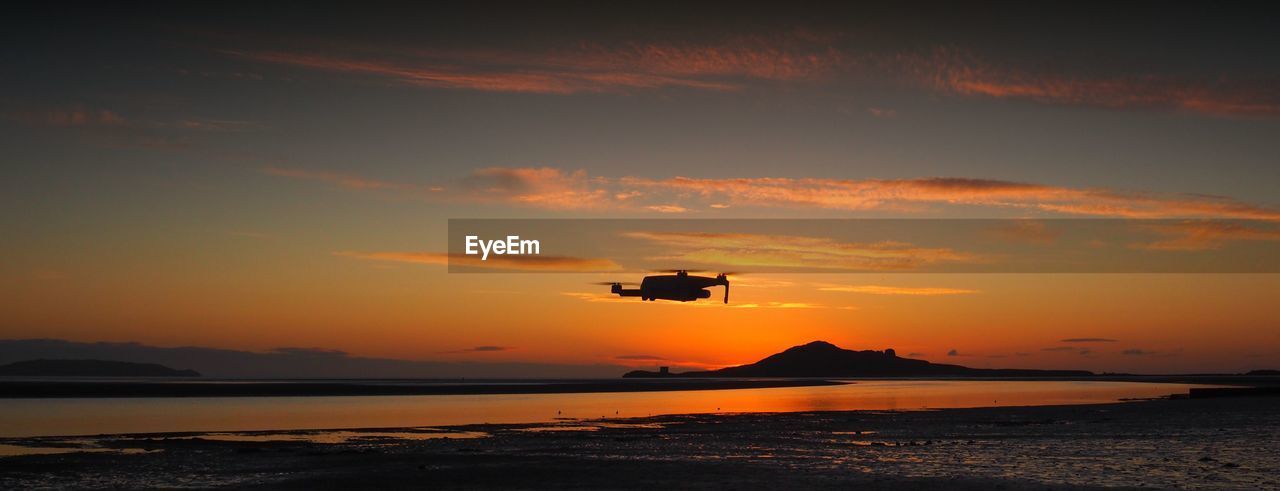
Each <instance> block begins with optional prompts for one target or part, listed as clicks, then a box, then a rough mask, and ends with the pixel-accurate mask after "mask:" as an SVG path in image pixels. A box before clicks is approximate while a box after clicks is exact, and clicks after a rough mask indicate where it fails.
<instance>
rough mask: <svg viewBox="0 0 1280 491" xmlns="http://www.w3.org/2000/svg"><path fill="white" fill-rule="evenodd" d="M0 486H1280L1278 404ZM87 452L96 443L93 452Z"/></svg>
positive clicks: (953, 421)
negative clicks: (1276, 450)
mask: <svg viewBox="0 0 1280 491" xmlns="http://www.w3.org/2000/svg"><path fill="white" fill-rule="evenodd" d="M3 445H10V446H19V447H21V448H26V449H30V448H31V447H39V448H40V449H42V450H43V451H48V452H68V453H49V454H45V455H20V456H10V457H3V458H0V487H3V488H11V489H25V488H32V487H76V488H108V487H125V488H147V487H174V486H183V487H201V488H204V487H227V488H253V487H271V488H282V487H283V488H353V487H354V488H369V487H385V486H430V487H434V488H468V489H474V488H549V487H555V488H593V489H595V488H614V489H617V488H667V487H679V488H779V487H782V488H848V487H852V486H857V487H859V488H861V489H937V488H946V489H991V488H993V487H1000V488H1004V489H1058V488H1090V487H1121V488H1130V487H1131V488H1138V487H1156V488H1185V489H1261V488H1276V487H1280V478H1277V477H1276V476H1278V475H1280V458H1278V457H1276V455H1275V449H1276V448H1280V398H1276V397H1233V398H1220V399H1219V398H1213V399H1187V398H1179V399H1166V400H1153V401H1139V402H1125V403H1113V404H1094V405H1073V406H1035V407H1002V408H973V409H943V410H931V411H840V412H804V413H746V414H704V415H675V416H658V417H649V418H628V419H598V420H595V419H593V420H563V421H558V422H555V423H551V424H526V425H467V426H457V427H437V428H394V429H392V428H382V429H360V430H315V431H279V432H247V433H168V434H146V435H115V436H101V437H88V438H85V437H65V438H56V437H45V438H23V439H8V440H5V441H3V442H0V446H3ZM85 450H88V451H85Z"/></svg>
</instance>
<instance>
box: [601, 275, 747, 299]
mask: <svg viewBox="0 0 1280 491" xmlns="http://www.w3.org/2000/svg"><path fill="white" fill-rule="evenodd" d="M662 272H664V273H671V274H664V275H653V276H645V277H644V280H643V281H641V282H640V283H639V286H640V288H623V287H622V285H636V283H625V282H617V281H614V282H603V283H596V284H597V285H605V286H609V287H610V289H609V292H610V293H613V294H616V295H618V296H619V297H640V300H648V301H650V302H652V301H654V300H674V301H677V302H692V301H695V300H697V299H699V298H711V292H710V291H708V290H707V288H711V287H714V286H723V287H724V303H729V275H731V274H734V273H720V274H718V275H716V276H715V277H714V278H713V277H710V276H690V275H689V270H685V269H671V270H665V271H662ZM694 272H695V273H697V272H699V271H694Z"/></svg>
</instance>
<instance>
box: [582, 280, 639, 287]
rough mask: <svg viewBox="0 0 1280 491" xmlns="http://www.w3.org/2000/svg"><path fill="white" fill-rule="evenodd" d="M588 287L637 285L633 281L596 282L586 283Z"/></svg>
mask: <svg viewBox="0 0 1280 491" xmlns="http://www.w3.org/2000/svg"><path fill="white" fill-rule="evenodd" d="M588 284H589V285H600V286H613V285H639V283H636V282H634V281H597V282H593V283H588Z"/></svg>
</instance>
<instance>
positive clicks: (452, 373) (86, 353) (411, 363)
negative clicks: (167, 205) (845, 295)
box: [0, 339, 629, 379]
mask: <svg viewBox="0 0 1280 491" xmlns="http://www.w3.org/2000/svg"><path fill="white" fill-rule="evenodd" d="M480 354H483V353H480ZM436 356H437V358H440V359H438V360H397V359H393V358H371V357H364V356H357V355H352V354H348V353H344V352H342V351H338V350H332V349H319V348H299V347H281V348H275V349H270V350H266V351H260V352H255V351H243V350H232V349H221V348H209V347H203V346H179V347H160V346H150V345H146V344H141V343H116V342H80V341H68V340H63V339H0V364H5V363H12V362H16V361H24V360H32V359H37V358H42V359H46V360H114V361H126V362H133V363H159V364H161V365H165V366H170V367H182V368H190V369H192V370H196V371H198V372H200V374H201V375H203V376H205V377H209V378H307V379H316V378H555V379H562V378H615V377H617V376H619V375H621V374H623V373H625V372H626V371H627V370H629V368H628V367H625V366H623V365H613V364H603V363H601V364H591V365H573V364H553V363H532V362H517V361H474V360H475V359H476V358H479V356H475V357H466V356H460V355H457V354H448V353H440V354H437V355H436ZM458 358H462V359H458ZM468 358H470V359H471V360H473V361H467V359H468Z"/></svg>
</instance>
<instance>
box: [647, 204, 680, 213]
mask: <svg viewBox="0 0 1280 491" xmlns="http://www.w3.org/2000/svg"><path fill="white" fill-rule="evenodd" d="M645 209H647V210H650V211H656V212H658V213H685V212H688V211H689V209H688V208H685V207H683V206H680V205H650V206H646V207H645Z"/></svg>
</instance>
